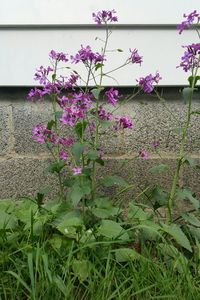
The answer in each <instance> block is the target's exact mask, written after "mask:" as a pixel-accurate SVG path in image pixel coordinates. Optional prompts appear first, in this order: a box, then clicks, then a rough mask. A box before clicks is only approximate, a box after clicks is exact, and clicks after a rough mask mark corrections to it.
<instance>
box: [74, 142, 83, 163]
mask: <svg viewBox="0 0 200 300" xmlns="http://www.w3.org/2000/svg"><path fill="white" fill-rule="evenodd" d="M86 145H87V143H80V142H77V143H75V144H73V146H72V153H73V155H74V158H75V160H76V163H77V164H79V163H80V158H81V155H82V154H83V152H84V149H85V147H86Z"/></svg>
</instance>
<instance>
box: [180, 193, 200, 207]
mask: <svg viewBox="0 0 200 300" xmlns="http://www.w3.org/2000/svg"><path fill="white" fill-rule="evenodd" d="M177 197H178V198H180V199H183V200H184V199H185V200H189V201H190V202H191V203H192V204H193V206H194V208H195V209H196V210H198V209H199V200H198V199H196V198H195V197H194V193H192V191H191V190H189V189H182V190H181V189H178V191H177Z"/></svg>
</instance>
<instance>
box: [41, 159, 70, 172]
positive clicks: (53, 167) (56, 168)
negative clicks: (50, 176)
mask: <svg viewBox="0 0 200 300" xmlns="http://www.w3.org/2000/svg"><path fill="white" fill-rule="evenodd" d="M65 165H66V163H65V161H64V160H59V161H55V162H53V163H51V164H50V165H49V166H48V167H47V169H46V170H45V173H48V172H50V173H60V171H61V170H62V169H63V168H64V166H65Z"/></svg>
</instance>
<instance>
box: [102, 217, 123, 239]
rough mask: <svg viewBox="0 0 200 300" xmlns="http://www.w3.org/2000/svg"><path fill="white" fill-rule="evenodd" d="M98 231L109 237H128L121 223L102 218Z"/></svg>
mask: <svg viewBox="0 0 200 300" xmlns="http://www.w3.org/2000/svg"><path fill="white" fill-rule="evenodd" d="M98 233H99V234H101V235H103V236H105V237H107V238H110V239H116V238H119V239H123V238H124V237H125V238H128V235H127V233H126V232H125V231H124V229H123V228H122V227H121V225H120V224H119V223H117V222H114V221H111V220H102V222H101V225H100V227H99V229H98Z"/></svg>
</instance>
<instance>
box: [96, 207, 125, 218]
mask: <svg viewBox="0 0 200 300" xmlns="http://www.w3.org/2000/svg"><path fill="white" fill-rule="evenodd" d="M91 211H92V213H93V214H94V215H95V216H96V217H97V218H100V219H105V218H108V217H114V216H116V215H118V214H119V213H120V212H121V210H120V209H119V208H117V207H110V208H98V207H97V208H92V209H91Z"/></svg>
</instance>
